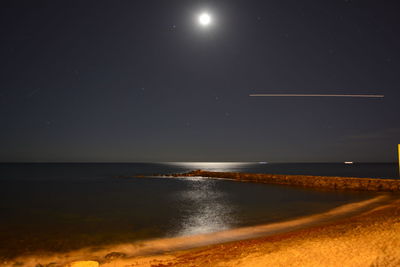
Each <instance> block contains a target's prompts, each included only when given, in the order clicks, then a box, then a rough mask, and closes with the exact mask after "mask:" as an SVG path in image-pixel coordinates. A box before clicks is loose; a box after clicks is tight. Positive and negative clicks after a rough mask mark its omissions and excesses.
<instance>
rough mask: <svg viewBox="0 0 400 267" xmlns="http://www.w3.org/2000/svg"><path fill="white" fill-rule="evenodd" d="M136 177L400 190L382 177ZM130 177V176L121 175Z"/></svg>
mask: <svg viewBox="0 0 400 267" xmlns="http://www.w3.org/2000/svg"><path fill="white" fill-rule="evenodd" d="M134 177H135V178H146V177H164V178H173V177H203V178H220V179H227V180H233V181H239V182H252V183H264V184H278V185H288V186H297V187H306V188H316V189H326V190H353V191H375V192H400V180H398V179H383V178H382V179H381V178H357V177H339V176H313V175H284V174H263V173H242V172H213V171H204V170H194V171H190V172H186V173H173V174H167V175H166V174H158V175H151V176H149V175H147V176H145V175H137V176H134ZM121 178H128V177H121Z"/></svg>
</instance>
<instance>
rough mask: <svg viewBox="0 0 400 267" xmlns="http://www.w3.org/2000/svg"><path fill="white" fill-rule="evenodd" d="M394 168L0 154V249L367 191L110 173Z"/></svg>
mask: <svg viewBox="0 0 400 267" xmlns="http://www.w3.org/2000/svg"><path fill="white" fill-rule="evenodd" d="M199 168H201V169H207V170H215V171H242V172H254V173H280V174H314V175H335V176H359V177H384V178H390V177H395V176H396V172H397V169H396V165H395V164H362V165H352V166H345V165H343V164H254V163H251V164H250V163H163V164H161V163H159V164H153V163H146V164H144V163H132V164H0V216H1V220H0V256H1V257H12V256H15V255H19V254H23V253H31V252H37V251H42V250H44V251H67V250H70V249H76V248H80V247H85V246H97V245H105V244H111V243H119V242H129V241H134V240H143V239H149V238H159V237H172V236H180V235H190V234H198V233H207V232H213V231H220V230H225V229H230V228H234V227H240V226H249V225H255V224H262V223H268V222H275V221H282V220H285V219H289V218H294V217H298V216H304V215H308V214H313V213H316V212H322V211H325V210H328V209H331V208H334V207H337V206H339V205H342V204H346V203H349V202H353V201H358V200H363V199H366V198H369V197H371V196H373V194H371V193H350V192H341V193H339V192H321V191H315V190H309V189H300V188H291V187H284V186H277V185H263V184H251V183H237V182H230V181H222V180H210V179H195V178H193V179H188V178H184V179H165V178H164V179H163V178H152V179H137V178H132V179H119V178H116V177H117V176H120V175H135V174H154V173H175V172H185V171H189V170H194V169H199Z"/></svg>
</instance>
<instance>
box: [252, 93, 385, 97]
mask: <svg viewBox="0 0 400 267" xmlns="http://www.w3.org/2000/svg"><path fill="white" fill-rule="evenodd" d="M249 96H256V97H257V96H259V97H355V98H383V97H385V95H372V94H371V95H369V94H363V95H355V94H351V95H350V94H342V95H337V94H250V95H249Z"/></svg>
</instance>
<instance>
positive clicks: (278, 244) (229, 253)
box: [101, 200, 400, 266]
mask: <svg viewBox="0 0 400 267" xmlns="http://www.w3.org/2000/svg"><path fill="white" fill-rule="evenodd" d="M399 247H400V200H395V201H393V202H391V203H389V204H386V205H383V206H380V207H377V208H374V209H372V210H370V211H367V212H364V213H362V214H360V215H357V216H354V217H351V218H346V219H342V220H339V221H336V222H333V223H329V224H327V225H322V226H315V227H311V228H307V229H302V230H298V231H293V232H289V233H284V234H278V235H274V236H270V237H264V238H257V239H251V240H244V241H237V242H230V243H225V244H219V245H213V246H208V247H205V248H200V249H193V250H189V251H181V252H174V253H166V254H163V255H157V256H146V257H135V258H130V259H119V260H113V261H110V262H104V263H103V264H101V266H400V250H399Z"/></svg>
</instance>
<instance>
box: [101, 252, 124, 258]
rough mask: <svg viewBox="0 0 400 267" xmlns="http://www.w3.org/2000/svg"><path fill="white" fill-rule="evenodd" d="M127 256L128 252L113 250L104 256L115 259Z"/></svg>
mask: <svg viewBox="0 0 400 267" xmlns="http://www.w3.org/2000/svg"><path fill="white" fill-rule="evenodd" d="M125 257H126V254H125V253H122V252H111V253H108V254H107V255H105V256H104V258H105V259H107V260H115V259H119V258H125Z"/></svg>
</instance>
